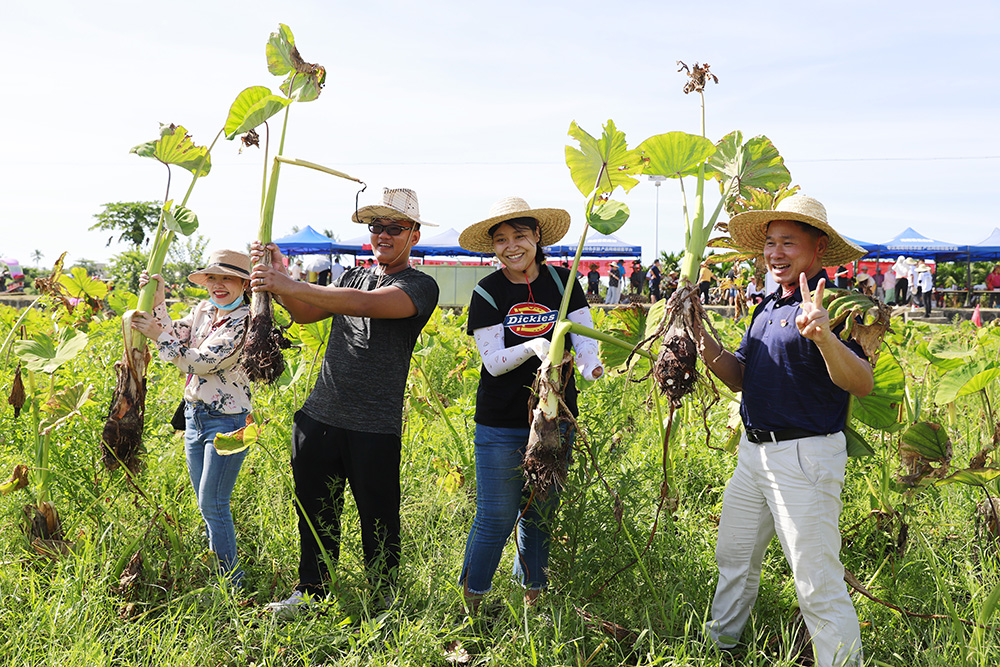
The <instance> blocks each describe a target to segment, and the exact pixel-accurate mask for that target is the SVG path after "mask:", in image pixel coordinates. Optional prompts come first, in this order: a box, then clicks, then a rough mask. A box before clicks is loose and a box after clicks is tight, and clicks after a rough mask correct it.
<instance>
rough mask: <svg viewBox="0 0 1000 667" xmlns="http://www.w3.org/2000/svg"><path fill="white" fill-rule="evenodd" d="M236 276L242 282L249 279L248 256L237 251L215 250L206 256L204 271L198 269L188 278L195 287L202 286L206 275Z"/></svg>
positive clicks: (205, 280)
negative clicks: (206, 262) (206, 261)
mask: <svg viewBox="0 0 1000 667" xmlns="http://www.w3.org/2000/svg"><path fill="white" fill-rule="evenodd" d="M210 273H211V274H213V275H217V276H218V275H223V276H236V277H237V278H242V279H243V280H249V279H250V255H247V254H246V253H242V252H239V251H237V250H216V251H215V252H213V253H212V254H211V255H209V256H208V264H207V265H206V266H205V268H204V269H198V270H197V271H195V272H194V273H192V274H191V275H189V276H188V280H190V281H191V282H193V283H194V284H195V285H204V284H205V283H206V282H207V277H208V274H210Z"/></svg>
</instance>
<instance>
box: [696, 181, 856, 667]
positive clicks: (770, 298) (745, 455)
mask: <svg viewBox="0 0 1000 667" xmlns="http://www.w3.org/2000/svg"><path fill="white" fill-rule="evenodd" d="M729 231H730V233H731V234H732V237H733V240H734V241H735V242H736V244H737V246H739V247H740V248H741V249H742V250H746V251H753V252H758V253H762V254H763V255H764V261H765V262H766V263H767V267H768V270H769V272H770V274H771V276H772V277H773V278H774V280H775V282H777V284H778V289H777V290H775V291H774V292H772V293H770V294H768V295H767V296H766V297H765V299H764V300H763V302H761V304H760V305H759V306H757V308H756V310H755V311H754V316H753V318H752V321H751V324H750V327H749V329H748V330H747V332H746V334H745V335H744V337H743V340H742V341H741V342H740V345H739V348H738V349H737V350H736V352H735V354H734V353H731V352H728V351H726V350H724V349H723V348H722V346H721V345H720V344H719V342H718V341H717V340H715V339H714V338H713V337H712V336H710V335H707V334H706V333H705V332H704V331H701V332H700V339H701V350H702V356H703V358H704V360H705V364H706V365H707V366H708V367H709V368H710V369H711V371H712V372H713V373H714V374H715V375H716V376H717V377H718V378H719V379H721V380H722V381H723V382H724V383H725V384H726V385H727V386H728V387H729V388H730V389H732V390H733V391H742V392H743V394H742V403H741V406H740V412H741V415H742V418H743V425H744V435H743V438H742V439H741V441H740V446H739V458H738V462H737V465H736V470H735V472H734V473H733V476H732V478H731V479H730V481H729V484H728V486H727V487H726V491H725V494H724V496H723V505H722V518H721V521H720V523H719V537H718V544H717V547H716V562H717V564H718V567H719V583H718V586H717V587H716V590H715V599H714V601H713V603H712V620H711V621H710V622H709V623H708V625H707V629H708V632H709V634H710V636H711V638H712V640H713V641H714V642H715V643H716V645H717V646H719V647H721V648H731V647H733V646H735V645H736V643H737V642H738V641H739V638H740V635H741V634H742V633H743V627H744V626H745V625H746V622H747V620H748V618H749V616H750V611H751V609H752V608H753V605H754V602H755V601H756V599H757V591H758V588H759V586H760V571H761V563H762V561H763V558H764V552H765V551H766V549H767V546H768V544H769V543H770V541H771V538H772V537H774V536H775V535H777V536H778V539H779V541H780V542H781V548H782V550H783V551H784V553H785V558H786V559H787V560H788V563H789V565H790V566H791V568H792V574H793V577H794V579H795V591H796V593H797V595H798V599H799V608H800V609H801V611H802V616H803V618H804V619H805V622H806V626H807V627H808V628H809V633H810V635H811V636H812V640H813V652H814V655H815V660H816V665H818V666H819V667H833V666H837V667H840V666H842V665H860V664H861V658H862V654H861V631H860V628H859V625H858V617H857V614H856V612H855V611H854V606H853V605H852V604H851V599H850V597H849V596H848V593H847V586H846V585H845V583H844V566H843V565H842V564H841V562H840V526H839V520H840V511H841V508H842V503H841V500H840V493H841V490H842V488H843V485H844V468H845V465H846V463H847V447H846V439H845V436H844V427H845V421H846V418H847V405H848V400H849V395H851V394H853V395H854V396H865V395H867V394H868V393H869V392H871V390H872V386H873V384H874V378H873V376H872V368H871V364H870V363H869V362H868V359H867V358H865V356H864V352H863V351H862V349H861V347H860V346H859V345H857V344H856V343H855V342H853V341H851V342H850V343H846V344H845V343H844V342H843V341H841V340H840V338H839V336H838V335H837V334H836V332H834V331H831V329H830V318H829V314H828V313H827V311H826V310H825V309H824V308H823V305H822V304H823V290H824V287H825V285H826V283H827V282H828V281H829V278H828V277H827V275H826V272H825V271H824V270H823V268H822V267H823V266H824V265H827V266H836V265H838V264H843V263H847V262H851V261H853V260H855V259H857V258H859V257H861V256H862V255H863V254H864V251H863V250H862V249H861V248H858V247H857V246H855V245H854V244H852V243H851V242H849V241H847V240H846V239H844V238H843V237H842V236H840V234H838V233H837V232H836V231H834V230H833V228H832V227H830V225H829V223H828V222H827V220H826V209H825V208H824V207H823V205H822V204H821V203H820V202H818V201H816V200H815V199H812V198H810V197H804V196H801V195H796V196H793V197H789V198H787V199H785V200H783V201H782V202H781V203H780V204H779V205H778V207H777V210H774V211H748V212H746V213H741V214H740V215H737V216H736V217H734V218H733V219H732V220H730V222H729Z"/></svg>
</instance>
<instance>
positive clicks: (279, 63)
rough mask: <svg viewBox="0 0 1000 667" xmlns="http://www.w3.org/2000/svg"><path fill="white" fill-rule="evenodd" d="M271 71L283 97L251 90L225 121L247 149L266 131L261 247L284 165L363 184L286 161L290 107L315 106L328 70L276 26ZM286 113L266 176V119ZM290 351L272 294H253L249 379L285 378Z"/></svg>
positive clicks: (246, 353)
mask: <svg viewBox="0 0 1000 667" xmlns="http://www.w3.org/2000/svg"><path fill="white" fill-rule="evenodd" d="M266 55H267V69H268V71H270V72H271V74H273V75H275V76H284V77H285V80H284V81H283V82H282V83H281V85H280V86H279V88H280V90H281V92H282V93H284V97H282V96H281V95H276V94H273V93H272V92H271V90H270V89H268V88H267V87H265V86H251V87H250V88H247V89H246V90H244V91H243V92H242V93H240V95H239V97H237V99H236V102H234V103H233V106H232V108H231V109H230V111H229V119H228V120H227V121H226V127H225V133H226V138H227V139H234V138H235V137H237V136H239V135H242V142H243V145H244V146H256V147H258V148H259V147H260V136H259V135H258V133H257V130H256V128H257V127H259V126H261V125H264V173H263V179H262V183H261V208H260V224H259V227H258V231H257V240H259V241H260V242H261V244H262V245H265V246H266V245H267V244H268V243H270V242H271V232H272V228H273V223H274V207H275V203H276V201H277V195H278V176H279V175H280V173H281V165H282V164H291V165H296V166H300V167H307V168H309V169H315V170H317V171H322V172H324V173H327V174H330V175H332V176H337V177H339V178H346V179H348V180H351V181H355V182H358V183H360V182H361V181H359V180H358V179H356V178H354V177H353V176H349V175H347V174H345V173H343V172H341V171H337V170H335V169H330V168H329V167H324V166H322V165H319V164H315V163H313V162H307V161H306V160H299V159H295V158H287V157H285V156H284V155H283V153H284V148H285V135H286V132H287V131H288V113H289V110H290V105H291V104H292V102H311V101H313V100H315V99H316V98H318V97H319V95H320V93H321V92H322V90H323V85H324V83H325V82H326V68H324V67H323V66H322V65H317V64H315V63H307V62H306V61H305V60H303V58H302V56H301V55H300V54H299V50H298V48H297V47H296V46H295V37H294V35H293V34H292V30H291V28H289V27H288V26H287V25H284V24H281V23H279V24H278V31H277V32H273V33H271V36H270V38H269V39H268V42H267V48H266ZM282 110H284V112H285V115H284V119H283V121H282V125H281V136H280V139H279V140H278V151H277V153H276V155H275V156H274V159H273V160H272V161H271V163H270V175H269V174H268V147H269V145H270V126H269V125H268V124H267V121H268V119H270V118H271V117H273V116H275V115H276V114H278V112H280V111H282ZM263 262H264V263H265V264H270V263H271V257H270V253H268V252H266V251H265V253H264V258H263ZM288 346H289V343H288V341H286V340H285V339H284V337H283V336H282V335H281V332H280V330H279V329H278V328H277V327H276V326H275V323H274V305H273V298H272V296H271V294H270V293H269V292H254V294H253V297H252V299H251V305H250V326H249V328H248V330H247V340H246V345H245V346H244V348H243V356H242V359H241V363H242V365H243V368H244V369H245V370H246V372H247V375H248V376H249V377H250V379H252V380H254V381H256V382H265V383H268V384H270V383H272V382H274V381H275V380H277V379H278V378H280V377H281V375H282V373H283V371H284V369H285V361H284V358H283V356H282V353H281V350H282V348H287V347H288Z"/></svg>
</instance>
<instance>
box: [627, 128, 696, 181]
mask: <svg viewBox="0 0 1000 667" xmlns="http://www.w3.org/2000/svg"><path fill="white" fill-rule="evenodd" d="M636 150H637V151H639V153H641V154H642V159H643V162H644V166H643V169H642V173H643V174H652V175H659V176H667V177H668V178H680V177H682V176H693V175H694V174H697V173H698V166H699V165H701V163H702V162H704V161H705V160H706V159H707V158H708V157H710V156H711V155H712V154H713V153H715V146H714V145H713V144H712V142H711V141H709V140H708V139H706V138H705V137H702V136H699V135H697V134H688V133H687V132H667V133H666V134H658V135H656V136H653V137H650V138H649V139H646V140H645V141H643V142H642V143H641V144H639V145H638V146H637V147H636Z"/></svg>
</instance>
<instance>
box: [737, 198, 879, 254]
mask: <svg viewBox="0 0 1000 667" xmlns="http://www.w3.org/2000/svg"><path fill="white" fill-rule="evenodd" d="M775 220H797V221H799V222H804V223H806V224H807V225H810V226H812V227H815V228H816V229H818V230H820V231H822V232H823V233H824V234H826V235H827V236H828V237H829V239H830V240H829V245H828V246H827V249H826V252H825V253H824V254H823V257H822V260H823V265H824V266H837V265H840V264H847V263H850V262H853V261H854V260H856V259H860V258H861V257H863V256H864V255H865V251H864V249H862V248H860V247H858V246H856V245H855V244H853V243H851V242H850V241H848V240H847V239H845V238H844V237H843V236H841V235H840V234H838V233H837V232H836V230H834V228H833V227H831V226H830V223H829V222H827V220H826V207H824V206H823V204H821V203H820V202H819V201H817V200H815V199H813V198H812V197H806V196H805V195H793V196H791V197H788V198H786V199H782V200H781V201H780V202H779V203H778V207H777V208H776V209H775V210H773V211H745V212H744V213H740V214H739V215H737V216H735V217H734V218H733V219H732V220H730V221H729V234H730V235H731V236H732V237H733V241H735V242H736V245H737V246H739V247H740V249H741V250H745V251H747V252H756V253H762V252H764V240H765V236H766V234H767V225H768V223H769V222H773V221H775Z"/></svg>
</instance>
